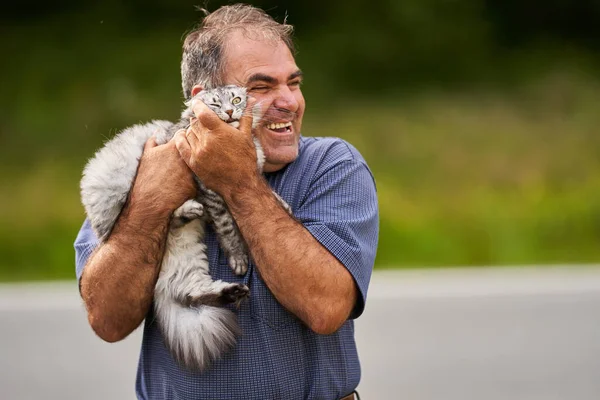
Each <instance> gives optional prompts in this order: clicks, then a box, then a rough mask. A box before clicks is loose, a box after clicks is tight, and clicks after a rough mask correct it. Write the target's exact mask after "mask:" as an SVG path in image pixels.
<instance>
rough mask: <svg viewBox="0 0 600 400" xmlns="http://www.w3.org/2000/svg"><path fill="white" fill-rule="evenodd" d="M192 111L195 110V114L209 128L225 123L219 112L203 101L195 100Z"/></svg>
mask: <svg viewBox="0 0 600 400" xmlns="http://www.w3.org/2000/svg"><path fill="white" fill-rule="evenodd" d="M192 111H194V115H196V117H197V118H198V119H199V120H200V122H201V123H202V125H204V126H205V127H207V128H208V129H215V128H217V127H218V126H219V124H222V123H223V121H221V119H220V118H219V117H218V116H217V114H215V113H214V111H213V110H211V109H210V108H208V106H207V105H206V104H204V103H203V102H202V101H195V102H194V103H193V105H192Z"/></svg>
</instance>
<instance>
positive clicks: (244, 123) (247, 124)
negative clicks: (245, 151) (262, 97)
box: [239, 96, 256, 134]
mask: <svg viewBox="0 0 600 400" xmlns="http://www.w3.org/2000/svg"><path fill="white" fill-rule="evenodd" d="M255 105H256V99H255V98H254V97H250V96H248V103H247V104H246V109H245V110H244V114H243V115H242V118H240V127H239V129H240V131H242V132H244V133H247V134H250V133H251V132H252V126H253V125H252V120H253V114H254V113H253V110H254V106H255Z"/></svg>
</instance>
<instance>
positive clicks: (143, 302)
mask: <svg viewBox="0 0 600 400" xmlns="http://www.w3.org/2000/svg"><path fill="white" fill-rule="evenodd" d="M147 208H148V207H144V206H143V205H140V206H139V207H131V206H130V205H129V204H127V205H126V206H125V208H124V210H123V213H122V215H121V216H120V218H119V220H118V222H117V223H116V225H115V227H114V229H113V232H112V233H111V235H110V236H109V238H108V239H107V240H106V242H104V243H103V244H102V245H101V246H100V247H99V248H98V249H97V251H96V252H94V254H92V256H91V257H90V260H89V261H88V263H87V264H86V267H85V269H84V273H83V275H82V278H81V295H82V298H83V300H84V302H85V305H86V308H87V311H88V320H89V323H90V325H91V326H92V328H93V329H94V331H95V332H96V333H97V334H98V336H100V337H101V338H102V339H104V340H106V341H109V342H114V341H118V340H121V339H123V338H125V337H126V336H127V335H129V334H130V333H131V332H132V331H133V330H135V329H136V328H137V327H138V326H139V325H140V323H141V322H142V321H143V320H144V317H145V316H146V314H147V312H148V310H149V308H150V304H151V302H152V296H153V289H154V284H155V283H156V279H157V276H158V271H159V266H160V262H161V259H162V256H163V253H164V247H165V240H166V232H167V227H168V223H169V222H168V221H169V214H168V213H162V214H159V215H155V216H151V215H152V212H151V210H148V209H147Z"/></svg>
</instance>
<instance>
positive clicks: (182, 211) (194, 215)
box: [173, 199, 204, 221]
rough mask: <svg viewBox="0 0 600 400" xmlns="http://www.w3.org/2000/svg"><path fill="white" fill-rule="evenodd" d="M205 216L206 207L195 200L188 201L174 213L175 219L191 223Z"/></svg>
mask: <svg viewBox="0 0 600 400" xmlns="http://www.w3.org/2000/svg"><path fill="white" fill-rule="evenodd" d="M203 215H204V206H203V205H202V204H200V203H198V202H197V201H196V200H194V199H191V200H188V201H186V202H185V203H183V204H182V205H181V206H180V207H179V208H178V209H177V210H175V212H173V217H174V218H182V219H187V220H190V221H191V220H193V219H198V218H201V217H202V216H203Z"/></svg>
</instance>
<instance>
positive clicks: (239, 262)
mask: <svg viewBox="0 0 600 400" xmlns="http://www.w3.org/2000/svg"><path fill="white" fill-rule="evenodd" d="M229 266H230V267H231V270H232V271H233V272H234V273H235V274H236V275H239V276H242V275H244V274H245V273H246V272H248V256H246V255H245V254H242V255H238V256H231V257H229Z"/></svg>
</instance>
